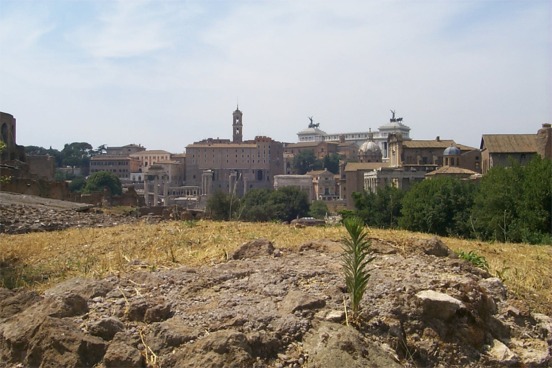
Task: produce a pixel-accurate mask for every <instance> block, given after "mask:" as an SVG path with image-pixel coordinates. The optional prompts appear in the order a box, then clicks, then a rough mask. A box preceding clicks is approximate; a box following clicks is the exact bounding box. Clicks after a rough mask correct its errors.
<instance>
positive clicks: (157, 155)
mask: <svg viewBox="0 0 552 368" xmlns="http://www.w3.org/2000/svg"><path fill="white" fill-rule="evenodd" d="M129 157H131V158H135V159H138V161H139V162H140V169H141V170H140V171H141V172H146V171H147V168H148V167H149V166H151V165H155V164H156V163H158V162H159V161H169V160H170V159H171V153H170V152H167V151H164V150H145V151H139V152H135V153H131V154H130V155H129Z"/></svg>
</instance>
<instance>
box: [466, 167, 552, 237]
mask: <svg viewBox="0 0 552 368" xmlns="http://www.w3.org/2000/svg"><path fill="white" fill-rule="evenodd" d="M551 177H552V161H550V160H549V159H542V158H540V157H535V158H534V159H533V160H531V161H530V162H529V163H528V164H527V165H526V166H521V165H519V164H518V163H515V162H512V163H511V166H510V167H494V168H492V169H491V170H489V172H488V173H487V174H486V175H485V176H484V177H483V178H482V180H481V187H480V190H479V193H478V194H477V196H476V197H475V199H474V207H473V211H472V224H473V230H474V232H475V234H476V235H477V236H479V237H481V238H482V239H484V240H498V241H511V242H521V241H524V242H530V243H541V242H550V239H551V231H552V229H551V226H552V222H551V221H552V217H551V213H552V209H551V207H552V194H551V193H552V180H551V179H550V178H551Z"/></svg>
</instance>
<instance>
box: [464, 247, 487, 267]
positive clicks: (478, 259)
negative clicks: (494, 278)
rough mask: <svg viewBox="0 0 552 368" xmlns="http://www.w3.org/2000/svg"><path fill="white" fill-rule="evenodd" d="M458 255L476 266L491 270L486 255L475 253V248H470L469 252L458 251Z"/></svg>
mask: <svg viewBox="0 0 552 368" xmlns="http://www.w3.org/2000/svg"><path fill="white" fill-rule="evenodd" d="M458 257H460V258H462V259H463V260H466V261H468V262H470V263H471V264H472V265H474V266H475V267H479V268H481V269H483V270H485V271H489V264H488V263H487V260H486V259H485V257H483V256H480V255H479V254H477V253H475V252H474V251H473V250H470V251H469V252H467V253H466V252H464V251H460V252H458Z"/></svg>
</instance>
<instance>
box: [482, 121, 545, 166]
mask: <svg viewBox="0 0 552 368" xmlns="http://www.w3.org/2000/svg"><path fill="white" fill-rule="evenodd" d="M480 148H481V156H482V172H483V174H485V173H487V172H488V171H489V170H490V169H491V168H492V167H494V166H509V165H510V160H513V161H515V162H517V163H519V164H521V165H524V164H526V163H528V162H529V161H530V160H531V159H532V158H533V157H534V156H535V155H537V154H538V155H540V156H541V157H543V158H549V159H552V126H551V125H550V124H543V125H542V128H541V129H539V130H538V132H537V134H483V136H482V137H481V146H480Z"/></svg>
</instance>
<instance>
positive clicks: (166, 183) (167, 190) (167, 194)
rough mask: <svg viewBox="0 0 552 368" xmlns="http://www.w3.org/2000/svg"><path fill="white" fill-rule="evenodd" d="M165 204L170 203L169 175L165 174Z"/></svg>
mask: <svg viewBox="0 0 552 368" xmlns="http://www.w3.org/2000/svg"><path fill="white" fill-rule="evenodd" d="M163 179H164V180H163V204H164V205H165V206H168V205H169V180H168V179H167V176H163Z"/></svg>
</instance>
